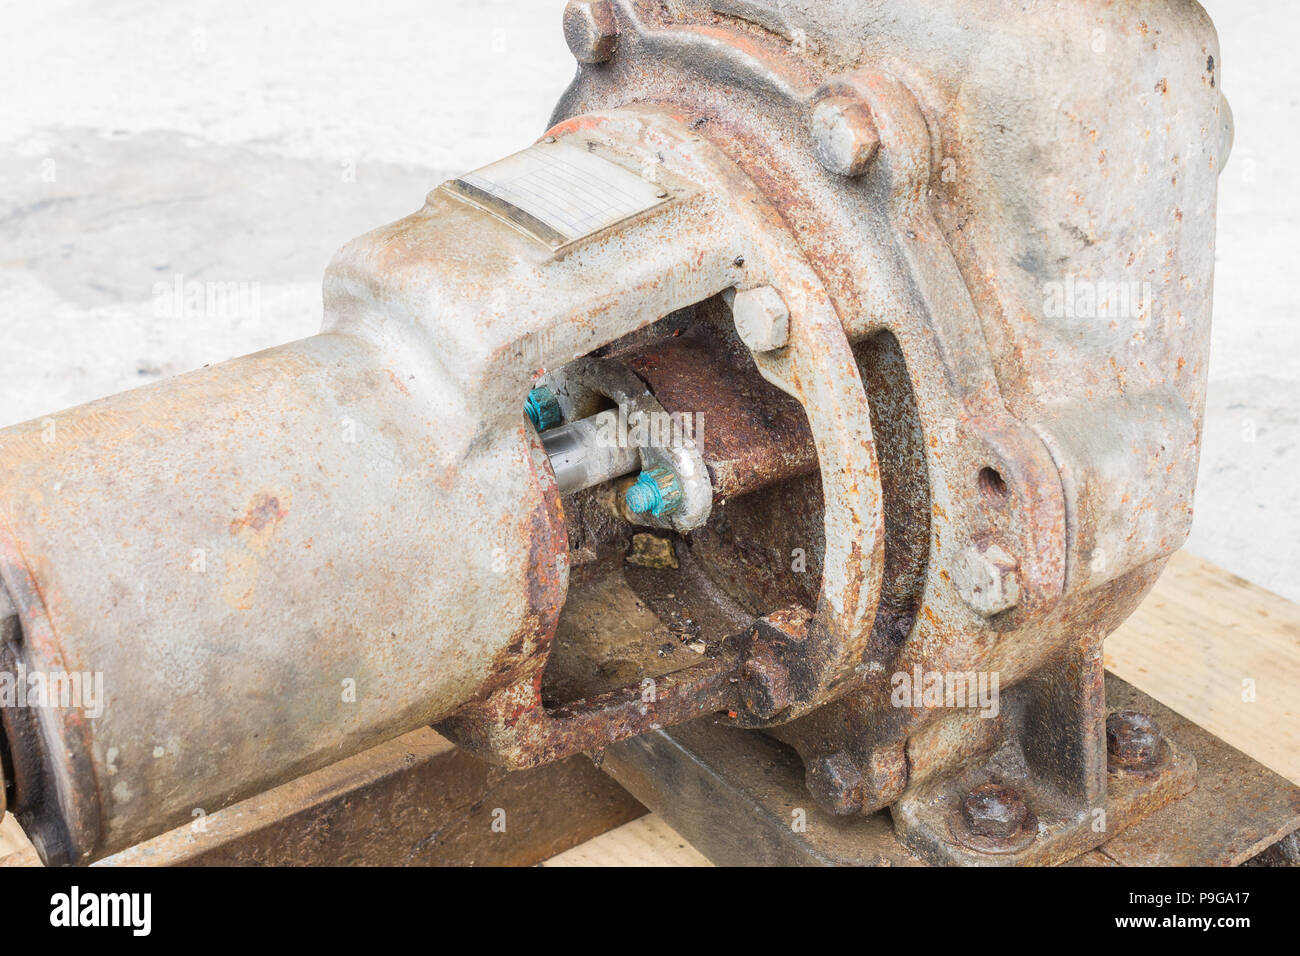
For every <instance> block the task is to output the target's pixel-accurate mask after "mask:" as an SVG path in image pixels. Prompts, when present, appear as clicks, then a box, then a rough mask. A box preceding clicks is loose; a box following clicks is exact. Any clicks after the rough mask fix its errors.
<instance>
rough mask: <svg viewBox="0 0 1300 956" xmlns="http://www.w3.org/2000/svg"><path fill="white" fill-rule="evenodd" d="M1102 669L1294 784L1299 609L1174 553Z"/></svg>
mask: <svg viewBox="0 0 1300 956" xmlns="http://www.w3.org/2000/svg"><path fill="white" fill-rule="evenodd" d="M1105 654H1106V667H1107V669H1109V670H1110V671H1112V672H1113V673H1115V674H1117V675H1118V676H1120V677H1122V678H1124V680H1126V681H1128V682H1129V683H1130V684H1132V685H1133V686H1134V687H1137V688H1138V689H1140V690H1142V691H1144V692H1145V693H1147V694H1150V695H1151V696H1152V697H1154V698H1155V699H1156V700H1158V701H1160V702H1161V703H1162V704H1164V705H1165V706H1167V707H1169V708H1170V709H1172V710H1175V711H1177V712H1178V713H1180V714H1182V715H1183V716H1184V717H1186V718H1187V719H1188V720H1190V721H1191V722H1192V723H1194V724H1198V725H1200V726H1201V727H1203V728H1205V729H1206V730H1208V731H1209V732H1210V733H1212V734H1214V735H1215V736H1216V737H1220V738H1222V739H1223V740H1224V741H1226V742H1227V743H1229V744H1231V745H1232V746H1234V747H1236V748H1237V749H1238V750H1241V751H1242V752H1243V753H1245V754H1246V755H1248V756H1250V757H1253V758H1254V759H1256V760H1258V761H1259V762H1260V763H1262V764H1263V765H1264V766H1266V767H1268V768H1269V769H1270V770H1274V771H1276V772H1277V773H1280V774H1281V775H1282V776H1284V777H1286V778H1287V779H1288V780H1290V781H1291V782H1293V783H1296V784H1300V605H1296V604H1293V603H1291V602H1290V601H1288V600H1286V599H1285V598H1282V597H1279V596H1278V595H1276V594H1273V593H1272V592H1270V591H1265V590H1264V589H1263V588H1261V587H1257V586H1256V585H1254V584H1251V583H1250V582H1249V581H1245V580H1243V579H1241V578H1239V577H1237V576H1235V575H1233V574H1229V573H1228V572H1227V571H1224V570H1223V569H1222V568H1218V567H1215V566H1214V565H1212V564H1210V563H1209V562H1208V561H1203V560H1202V559H1200V558H1197V557H1194V556H1193V555H1190V554H1183V553H1179V554H1176V555H1175V556H1174V559H1173V561H1172V562H1170V565H1169V568H1168V569H1167V570H1166V571H1165V573H1164V574H1163V575H1162V576H1161V578H1160V580H1159V581H1158V582H1157V583H1156V586H1155V589H1154V590H1153V591H1152V593H1151V595H1150V596H1149V597H1148V598H1147V600H1146V601H1145V602H1144V603H1143V604H1142V606H1141V607H1140V608H1138V610H1137V612H1136V613H1135V614H1134V615H1133V616H1132V617H1131V618H1130V619H1129V620H1128V621H1126V622H1125V623H1124V626H1123V627H1121V628H1120V629H1119V630H1118V631H1117V632H1115V634H1114V635H1113V636H1112V637H1111V638H1110V639H1109V640H1107V641H1106V645H1105Z"/></svg>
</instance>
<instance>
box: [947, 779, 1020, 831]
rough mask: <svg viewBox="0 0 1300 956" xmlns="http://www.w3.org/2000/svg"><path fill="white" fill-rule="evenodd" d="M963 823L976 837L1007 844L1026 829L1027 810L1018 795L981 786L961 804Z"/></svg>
mask: <svg viewBox="0 0 1300 956" xmlns="http://www.w3.org/2000/svg"><path fill="white" fill-rule="evenodd" d="M961 815H962V819H964V820H965V821H966V825H967V826H968V827H970V831H971V833H973V834H975V835H976V836H981V837H987V838H988V839H991V840H1010V839H1012V838H1014V837H1015V836H1017V835H1018V834H1020V833H1022V832H1023V831H1024V830H1025V828H1026V827H1027V826H1029V821H1030V813H1029V808H1028V807H1027V806H1025V801H1024V800H1022V799H1021V798H1020V794H1019V793H1018V792H1017V791H1016V790H1014V789H1013V788H1011V787H1004V786H1002V785H1001V784H998V783H982V784H980V785H979V786H978V787H976V788H975V789H974V790H972V791H971V792H970V793H968V794H967V795H966V799H965V800H963V801H962V804H961Z"/></svg>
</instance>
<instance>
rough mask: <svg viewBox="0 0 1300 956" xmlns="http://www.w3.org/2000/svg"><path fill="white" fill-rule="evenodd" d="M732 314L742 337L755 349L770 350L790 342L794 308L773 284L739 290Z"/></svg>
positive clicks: (758, 350)
mask: <svg viewBox="0 0 1300 956" xmlns="http://www.w3.org/2000/svg"><path fill="white" fill-rule="evenodd" d="M731 316H732V318H733V319H734V320H735V323H736V333H737V334H738V335H739V336H740V341H742V342H744V343H745V347H746V348H748V349H749V350H750V351H751V352H770V351H772V350H773V349H780V348H785V346H787V345H788V344H790V310H789V309H787V308H786V307H785V301H784V300H783V299H782V298H781V294H780V293H779V292H777V291H776V290H775V289H773V288H772V287H771V286H770V285H765V286H760V287H759V288H757V289H746V290H745V291H744V292H737V293H736V297H735V298H734V299H733V300H732V302H731Z"/></svg>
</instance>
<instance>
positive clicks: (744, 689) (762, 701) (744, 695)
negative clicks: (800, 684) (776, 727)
mask: <svg viewBox="0 0 1300 956" xmlns="http://www.w3.org/2000/svg"><path fill="white" fill-rule="evenodd" d="M740 699H741V700H742V701H743V702H744V704H745V709H746V710H748V711H749V712H750V713H751V714H753V715H754V716H755V717H757V718H759V719H760V720H768V719H770V718H772V717H775V716H776V715H777V714H779V713H781V711H783V710H785V709H786V708H787V707H789V706H790V676H789V674H788V673H787V672H786V669H785V667H783V666H782V665H781V664H780V663H779V662H778V661H777V660H776V659H775V658H774V657H772V656H771V655H770V654H766V653H762V652H760V653H759V654H757V655H755V656H754V657H751V658H750V659H749V660H747V661H746V662H745V664H744V666H743V667H741V669H740Z"/></svg>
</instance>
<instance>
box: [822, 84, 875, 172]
mask: <svg viewBox="0 0 1300 956" xmlns="http://www.w3.org/2000/svg"><path fill="white" fill-rule="evenodd" d="M812 134H813V148H814V150H815V151H816V153H817V160H818V162H820V163H821V164H822V166H824V167H825V168H826V169H827V170H828V171H830V172H832V173H836V174H837V175H840V176H861V175H862V174H863V173H865V172H866V171H867V169H868V167H870V166H871V161H872V160H873V159H874V158H875V156H876V151H877V150H879V149H880V133H879V132H878V131H877V130H876V121H875V120H874V119H872V117H871V108H870V107H869V106H867V104H866V103H864V102H863V101H862V100H859V99H856V98H854V97H851V96H828V97H826V98H825V99H823V100H821V101H820V102H818V103H817V105H816V106H814V107H813V113H812Z"/></svg>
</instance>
